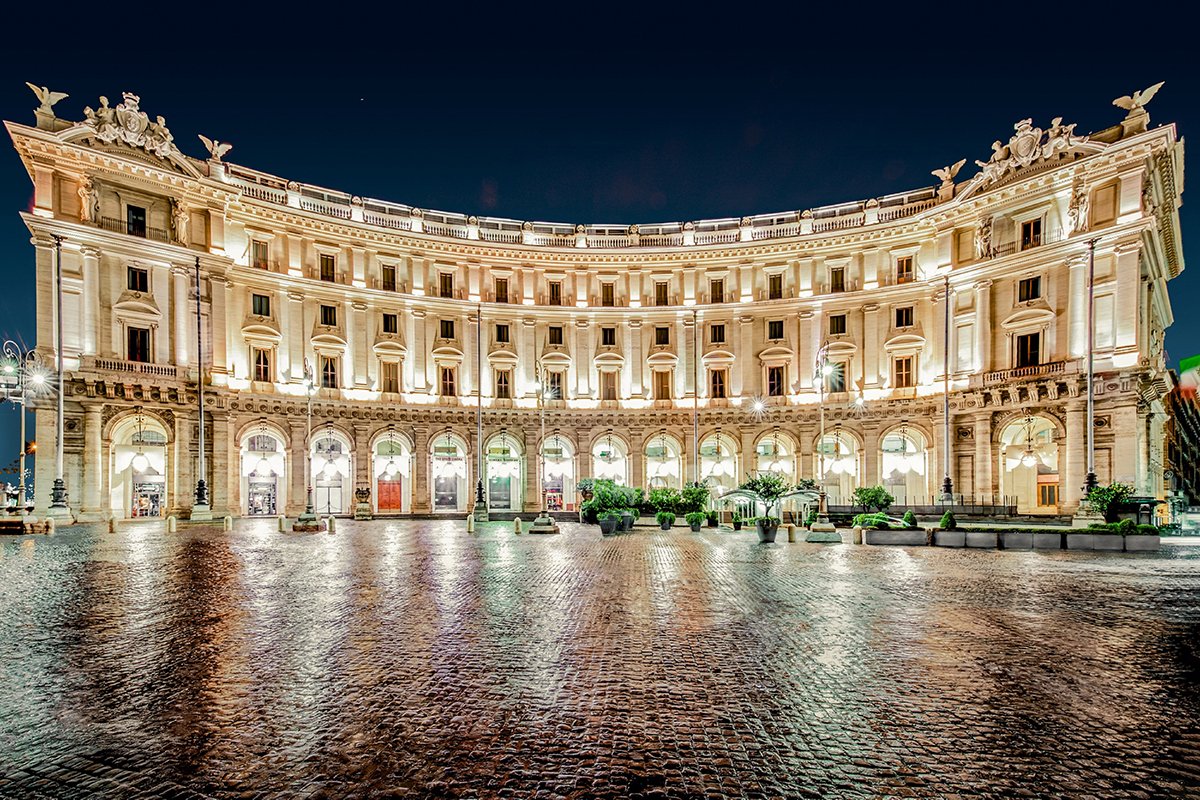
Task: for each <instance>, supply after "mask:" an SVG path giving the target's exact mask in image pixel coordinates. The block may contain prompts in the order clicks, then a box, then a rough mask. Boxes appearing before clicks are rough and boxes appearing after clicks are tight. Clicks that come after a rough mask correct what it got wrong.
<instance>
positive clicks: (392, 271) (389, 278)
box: [382, 264, 396, 292]
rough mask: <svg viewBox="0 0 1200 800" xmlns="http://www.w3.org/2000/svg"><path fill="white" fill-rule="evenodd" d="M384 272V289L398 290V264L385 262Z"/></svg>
mask: <svg viewBox="0 0 1200 800" xmlns="http://www.w3.org/2000/svg"><path fill="white" fill-rule="evenodd" d="M382 274H383V290H384V291H385V292H394V291H396V265H395V264H384V265H383V267H382Z"/></svg>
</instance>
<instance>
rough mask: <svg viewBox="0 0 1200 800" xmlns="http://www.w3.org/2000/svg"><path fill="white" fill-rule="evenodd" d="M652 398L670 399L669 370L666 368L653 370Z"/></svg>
mask: <svg viewBox="0 0 1200 800" xmlns="http://www.w3.org/2000/svg"><path fill="white" fill-rule="evenodd" d="M654 399H655V400H670V399H671V371H670V370H666V369H660V370H655V372H654Z"/></svg>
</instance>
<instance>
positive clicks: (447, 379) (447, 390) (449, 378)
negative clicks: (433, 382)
mask: <svg viewBox="0 0 1200 800" xmlns="http://www.w3.org/2000/svg"><path fill="white" fill-rule="evenodd" d="M441 378H442V381H441V385H442V397H454V396H455V395H456V394H458V391H457V390H456V389H455V385H454V367H442V375H441Z"/></svg>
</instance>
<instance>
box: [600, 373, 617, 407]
mask: <svg viewBox="0 0 1200 800" xmlns="http://www.w3.org/2000/svg"><path fill="white" fill-rule="evenodd" d="M600 399H601V400H616V399H617V373H616V372H614V371H612V370H605V371H604V372H601V373H600Z"/></svg>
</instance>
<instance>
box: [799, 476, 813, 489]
mask: <svg viewBox="0 0 1200 800" xmlns="http://www.w3.org/2000/svg"><path fill="white" fill-rule="evenodd" d="M796 488H797V489H811V490H813V491H816V488H817V482H816V481H815V480H813V479H812V478H801V479H800V480H798V481H796Z"/></svg>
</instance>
